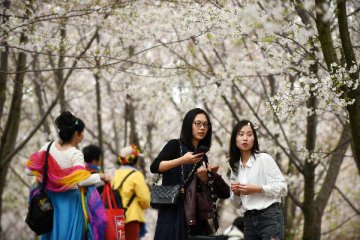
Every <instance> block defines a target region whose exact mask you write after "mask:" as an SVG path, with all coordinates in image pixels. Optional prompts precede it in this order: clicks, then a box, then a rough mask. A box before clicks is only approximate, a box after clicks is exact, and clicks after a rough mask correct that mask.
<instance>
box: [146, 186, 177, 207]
mask: <svg viewBox="0 0 360 240" xmlns="http://www.w3.org/2000/svg"><path fill="white" fill-rule="evenodd" d="M181 187H182V186H180V185H173V186H159V185H153V186H152V187H151V200H150V205H151V207H152V208H155V209H159V208H164V207H165V208H166V207H172V206H176V205H177V203H178V201H179V197H180V191H181Z"/></svg>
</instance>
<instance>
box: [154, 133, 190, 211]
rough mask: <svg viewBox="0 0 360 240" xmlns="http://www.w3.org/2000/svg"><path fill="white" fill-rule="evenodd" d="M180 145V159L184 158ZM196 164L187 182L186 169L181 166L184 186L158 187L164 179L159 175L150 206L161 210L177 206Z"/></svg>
mask: <svg viewBox="0 0 360 240" xmlns="http://www.w3.org/2000/svg"><path fill="white" fill-rule="evenodd" d="M179 144H180V157H181V156H182V147H181V142H180V140H179ZM195 167H196V164H194V167H193V169H192V170H191V172H190V174H189V176H188V177H187V180H185V179H184V167H183V165H181V177H182V182H183V184H182V185H180V184H179V185H156V183H157V182H158V181H159V180H160V179H161V178H162V175H159V177H158V178H157V180H155V182H154V184H153V185H152V187H151V190H150V194H151V198H150V206H151V207H152V208H155V209H160V208H171V207H174V206H177V204H178V202H179V199H180V196H181V194H185V188H184V185H185V184H186V183H187V182H188V180H189V178H190V176H192V174H193V172H194V171H195Z"/></svg>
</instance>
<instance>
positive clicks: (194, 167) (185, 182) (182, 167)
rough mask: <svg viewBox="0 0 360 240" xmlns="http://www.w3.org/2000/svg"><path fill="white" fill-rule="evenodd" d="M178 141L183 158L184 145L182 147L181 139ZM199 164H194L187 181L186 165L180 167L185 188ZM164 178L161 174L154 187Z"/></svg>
mask: <svg viewBox="0 0 360 240" xmlns="http://www.w3.org/2000/svg"><path fill="white" fill-rule="evenodd" d="M177 141H178V142H179V150H180V151H179V152H180V154H179V155H180V157H182V155H183V148H182V145H181V142H180V139H177ZM199 163H201V161H200V162H198V163H196V164H194V166H193V168H192V169H191V171H190V173H189V175H188V176H187V178H186V180H185V176H184V165H183V164H181V165H180V167H181V180H182V181H183V184H182V185H183V186H185V185H186V184H187V183H188V182H189V180H190V179H191V177H192V176H193V175H194V172H195V169H197V168H198V167H197V166H198V164H199ZM162 177H163V174H161V173H159V174H158V177H157V178H156V179H155V181H154V183H153V186H154V185H156V184H157V183H158V182H159V181H160V179H162Z"/></svg>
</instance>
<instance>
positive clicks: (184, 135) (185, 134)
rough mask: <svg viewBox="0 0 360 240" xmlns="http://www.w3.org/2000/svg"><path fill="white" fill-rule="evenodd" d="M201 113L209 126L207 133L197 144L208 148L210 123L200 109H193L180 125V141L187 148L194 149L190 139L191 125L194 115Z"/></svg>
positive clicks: (207, 116) (210, 135) (191, 134)
mask: <svg viewBox="0 0 360 240" xmlns="http://www.w3.org/2000/svg"><path fill="white" fill-rule="evenodd" d="M201 113H202V114H204V115H205V116H206V118H207V121H208V124H209V128H208V131H207V133H206V135H205V137H204V139H202V140H201V141H200V142H199V145H198V146H201V145H205V146H206V147H208V148H210V146H211V137H212V130H211V122H210V118H209V115H208V114H207V113H206V112H205V111H204V110H203V109H201V108H194V109H191V110H190V111H188V112H187V113H186V115H185V117H184V120H183V123H182V127H181V134H180V140H181V141H182V142H183V143H184V144H186V145H187V146H189V147H194V146H193V144H192V138H193V133H192V125H193V122H194V119H195V117H196V115H198V114H201Z"/></svg>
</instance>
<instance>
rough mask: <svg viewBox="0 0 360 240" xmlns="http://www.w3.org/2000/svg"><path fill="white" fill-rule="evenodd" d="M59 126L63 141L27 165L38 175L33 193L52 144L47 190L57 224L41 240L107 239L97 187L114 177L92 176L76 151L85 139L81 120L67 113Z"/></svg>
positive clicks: (60, 117) (58, 118) (36, 154)
mask: <svg viewBox="0 0 360 240" xmlns="http://www.w3.org/2000/svg"><path fill="white" fill-rule="evenodd" d="M55 124H56V126H57V128H58V134H59V140H58V141H55V142H51V143H46V144H45V145H44V146H43V147H42V148H41V149H40V151H39V152H37V153H35V154H33V155H32V156H31V157H30V159H29V160H28V161H27V164H26V167H27V171H28V172H30V173H32V174H33V175H35V176H36V182H35V185H34V188H33V189H32V191H31V193H30V194H33V193H34V192H35V191H38V190H39V183H41V181H42V179H43V176H42V171H43V165H44V159H45V154H46V149H47V148H48V146H49V144H52V145H51V146H50V150H49V157H48V170H47V176H48V177H47V182H46V187H45V191H46V193H47V195H48V196H49V198H50V200H51V202H52V205H53V207H54V222H53V229H52V231H51V232H48V233H45V234H43V235H41V239H42V240H47V239H51V240H63V239H67V240H78V239H104V234H105V228H106V222H105V209H104V206H103V204H102V201H101V198H100V195H99V193H98V192H97V190H96V188H95V187H94V186H93V185H94V184H97V183H99V182H101V181H110V176H108V175H105V174H102V173H100V174H91V173H90V172H89V171H87V170H86V169H85V163H84V155H83V153H82V152H81V151H80V150H78V149H77V148H76V146H77V145H78V144H79V143H80V142H81V141H82V140H83V138H84V128H85V124H84V122H83V121H82V120H81V119H79V118H77V117H75V116H74V115H72V114H71V113H70V112H68V111H65V112H63V113H61V114H60V116H58V117H57V118H56V120H55Z"/></svg>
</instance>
